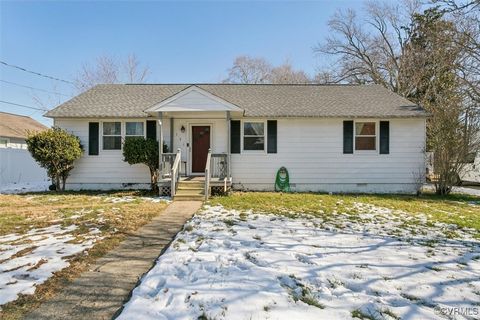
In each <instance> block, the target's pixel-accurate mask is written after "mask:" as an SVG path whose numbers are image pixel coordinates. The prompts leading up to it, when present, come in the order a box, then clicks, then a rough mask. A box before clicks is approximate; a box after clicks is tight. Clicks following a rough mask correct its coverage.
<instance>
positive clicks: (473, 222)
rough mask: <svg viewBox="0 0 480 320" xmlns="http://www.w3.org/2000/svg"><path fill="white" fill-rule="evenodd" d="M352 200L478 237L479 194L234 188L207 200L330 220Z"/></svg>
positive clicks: (346, 208) (479, 228) (479, 227)
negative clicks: (425, 218)
mask: <svg viewBox="0 0 480 320" xmlns="http://www.w3.org/2000/svg"><path fill="white" fill-rule="evenodd" d="M354 202H361V203H366V204H372V205H375V206H379V207H385V208H389V209H393V210H401V211H404V212H406V213H408V214H411V215H413V216H416V215H420V214H424V215H427V216H428V219H429V221H431V222H443V223H449V224H455V225H457V226H458V227H460V228H473V229H475V230H476V236H477V237H479V238H480V198H479V197H475V196H468V195H461V194H451V195H449V196H444V197H441V196H437V195H434V194H424V195H421V196H418V197H417V196H409V195H328V194H315V193H273V192H246V193H243V192H234V193H233V194H231V195H230V196H228V197H213V198H211V199H210V203H211V204H213V205H217V204H219V205H222V206H224V207H225V208H227V209H237V210H242V211H243V210H250V209H251V210H253V211H254V212H269V213H275V214H283V215H290V214H292V213H295V212H296V213H308V214H312V215H315V216H321V217H322V218H324V219H326V220H329V219H335V216H334V215H332V213H334V212H348V213H350V214H352V215H354V214H355V212H352V210H351V209H350V208H351V207H352V205H353V203H354Z"/></svg>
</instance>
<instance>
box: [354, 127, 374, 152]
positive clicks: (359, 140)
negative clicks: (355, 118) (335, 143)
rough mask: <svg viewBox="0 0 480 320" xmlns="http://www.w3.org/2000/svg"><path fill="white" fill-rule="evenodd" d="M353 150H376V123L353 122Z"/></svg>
mask: <svg viewBox="0 0 480 320" xmlns="http://www.w3.org/2000/svg"><path fill="white" fill-rule="evenodd" d="M355 150H356V151H375V150H377V123H376V122H374V121H368V122H367V121H365V122H363V121H359V122H355Z"/></svg>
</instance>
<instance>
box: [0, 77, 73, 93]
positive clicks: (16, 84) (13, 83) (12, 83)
mask: <svg viewBox="0 0 480 320" xmlns="http://www.w3.org/2000/svg"><path fill="white" fill-rule="evenodd" d="M0 82H4V83H8V84H11V85H14V86H17V87H23V88H28V89H32V90H37V91H43V92H47V93H52V94H58V95H60V96H64V97H69V95H67V94H63V93H60V92H55V91H48V90H45V89H40V88H34V87H30V86H26V85H23V84H19V83H15V82H11V81H7V80H1V79H0Z"/></svg>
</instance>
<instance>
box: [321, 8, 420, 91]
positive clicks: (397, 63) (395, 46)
mask: <svg viewBox="0 0 480 320" xmlns="http://www.w3.org/2000/svg"><path fill="white" fill-rule="evenodd" d="M419 7H420V4H419V3H418V2H417V1H413V0H412V1H408V2H404V4H403V5H402V4H401V3H397V4H395V3H380V2H369V3H367V5H366V8H365V13H366V21H362V20H361V19H359V18H358V17H357V14H356V12H355V11H353V10H347V11H338V12H336V13H335V14H334V16H333V17H332V18H331V19H330V20H329V22H328V26H329V28H330V30H331V34H332V35H331V36H329V37H327V38H326V39H325V41H324V42H323V43H321V44H318V45H317V46H316V47H315V49H314V52H315V53H317V54H320V55H329V56H333V57H335V58H336V61H335V65H334V68H332V69H333V70H335V71H334V72H331V71H330V74H329V78H330V82H333V83H339V82H349V83H358V84H365V83H376V84H381V85H383V86H384V87H386V88H388V89H390V90H392V91H393V92H397V93H400V94H402V95H404V96H408V95H409V93H410V91H411V90H413V88H412V87H411V86H410V85H409V83H404V82H402V78H401V77H399V75H400V74H401V69H402V61H401V59H402V54H403V51H404V47H405V44H406V43H407V42H408V40H409V39H408V37H409V34H408V32H407V30H406V29H405V28H404V27H405V26H408V24H409V23H410V21H411V20H412V16H413V14H414V13H415V12H416V11H417V10H418V8H419ZM323 79H325V78H323Z"/></svg>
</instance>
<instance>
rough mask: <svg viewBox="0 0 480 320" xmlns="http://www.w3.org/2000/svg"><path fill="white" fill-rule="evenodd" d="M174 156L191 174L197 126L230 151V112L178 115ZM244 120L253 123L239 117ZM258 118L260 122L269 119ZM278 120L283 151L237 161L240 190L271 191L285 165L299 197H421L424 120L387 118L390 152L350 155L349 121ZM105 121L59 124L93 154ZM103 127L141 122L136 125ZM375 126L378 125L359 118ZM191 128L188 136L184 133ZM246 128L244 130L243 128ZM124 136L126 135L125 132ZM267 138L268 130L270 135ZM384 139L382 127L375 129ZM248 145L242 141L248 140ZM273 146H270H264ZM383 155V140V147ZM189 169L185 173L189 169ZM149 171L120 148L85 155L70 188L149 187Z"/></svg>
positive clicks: (218, 149)
mask: <svg viewBox="0 0 480 320" xmlns="http://www.w3.org/2000/svg"><path fill="white" fill-rule="evenodd" d="M172 116H174V118H175V119H174V121H173V130H172V133H173V151H176V150H177V148H180V149H181V151H182V161H185V162H187V166H188V168H190V166H191V164H190V158H191V154H190V150H191V144H190V135H191V131H190V130H191V126H192V125H207V124H208V125H211V128H212V131H211V135H212V137H211V138H212V144H211V148H212V152H213V153H223V152H227V150H228V122H227V120H226V118H225V113H224V112H218V113H217V112H205V113H193V112H192V113H181V112H178V113H175V114H172ZM235 119H239V120H242V121H250V120H252V119H241V118H239V117H237V118H235ZM266 120H267V119H256V120H255V121H266ZM276 120H277V153H276V154H268V153H265V152H243V153H241V154H232V155H231V160H232V163H231V170H232V178H233V183H234V187H235V188H240V189H247V190H272V189H273V186H274V181H275V175H276V172H277V170H278V169H279V168H280V167H282V166H285V167H286V168H287V170H288V171H289V175H290V183H291V184H292V189H293V190H295V191H326V192H329V191H332V192H414V191H415V188H416V185H417V184H418V177H419V176H421V175H422V174H423V173H424V172H425V156H424V149H425V119H421V118H412V119H382V120H387V121H390V154H382V155H380V154H378V152H355V153H354V154H343V120H345V119H312V118H310V119H304V118H283V119H276ZM89 121H90V122H94V121H98V122H102V121H99V120H98V119H97V120H96V119H85V120H67V119H56V120H55V125H57V126H60V127H62V128H64V129H67V130H68V131H70V132H72V133H73V134H75V135H77V136H79V137H80V140H81V142H82V144H83V146H84V148H85V150H88V122H89ZM104 121H122V123H123V124H124V123H125V121H140V120H138V119H137V120H136V119H124V120H123V119H122V120H104ZM357 121H359V122H360V121H366V122H368V121H375V122H377V123H378V121H379V120H378V119H358V120H357ZM162 123H163V137H164V140H165V142H166V143H167V144H170V132H171V131H170V119H169V118H168V117H164V118H163V119H162ZM182 125H183V126H184V127H185V129H186V130H185V132H184V133H182V132H181V130H180V128H181V127H182ZM242 126H243V124H242ZM122 130H124V129H122ZM264 134H265V136H266V134H267V133H266V126H265V132H264ZM376 135H377V139H378V128H377V131H376ZM242 139H243V136H242ZM265 143H266V142H265ZM377 150H378V141H377ZM182 170H183V167H182ZM149 177H150V174H149V171H148V169H147V167H146V166H144V165H140V164H138V165H132V166H130V165H129V164H127V163H126V162H124V161H123V156H122V152H121V150H113V151H112V150H109V151H104V150H102V149H100V153H99V155H98V156H88V155H87V154H84V155H83V156H82V158H81V159H79V160H78V161H76V162H75V168H74V169H73V170H72V172H71V176H70V177H69V179H68V181H67V184H68V183H71V184H78V185H80V184H90V185H92V184H106V183H107V184H108V183H112V184H120V186H122V185H121V184H125V188H126V187H128V186H129V185H127V184H130V183H145V184H146V186H147V187H148V183H149V181H150V180H149Z"/></svg>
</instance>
